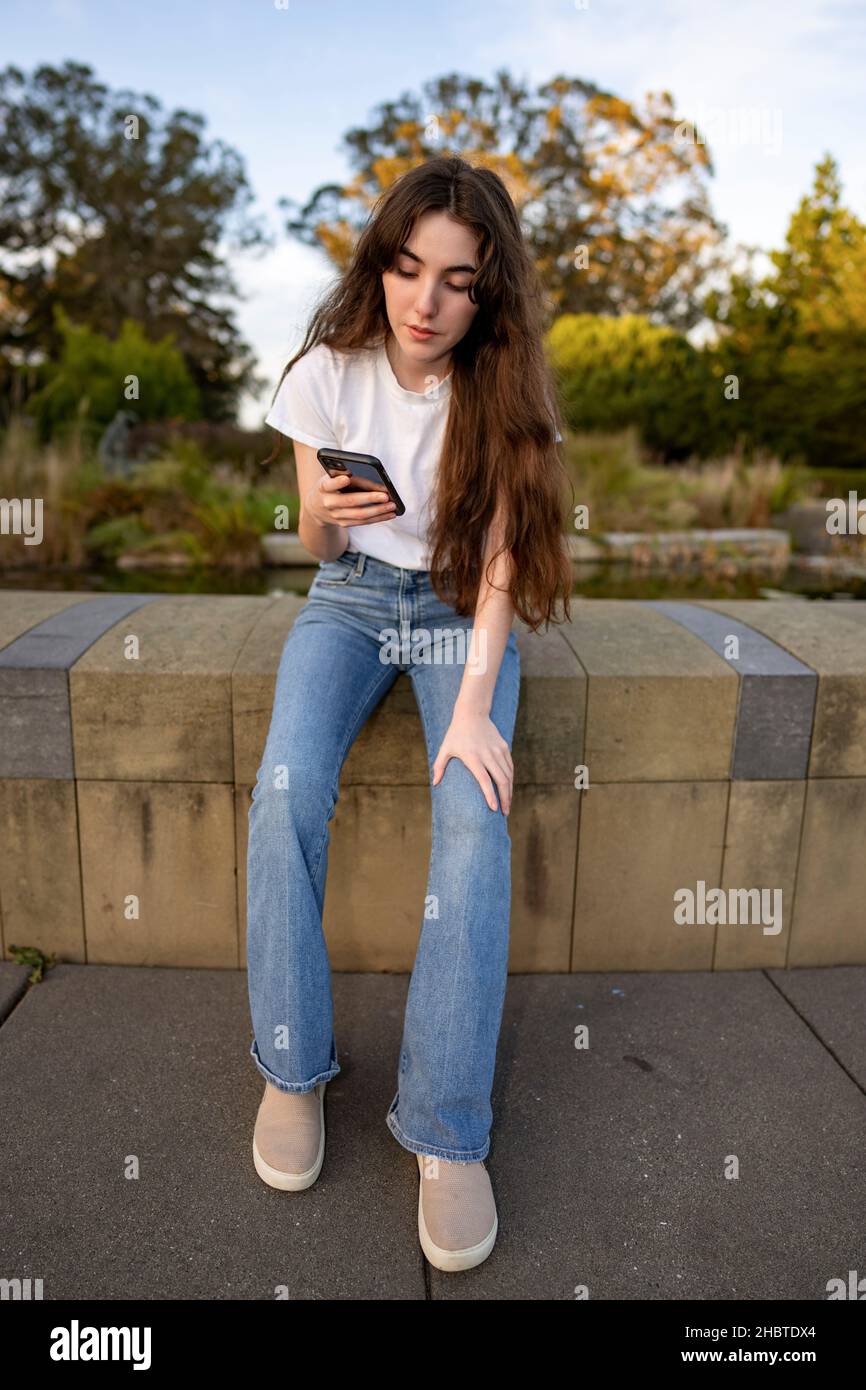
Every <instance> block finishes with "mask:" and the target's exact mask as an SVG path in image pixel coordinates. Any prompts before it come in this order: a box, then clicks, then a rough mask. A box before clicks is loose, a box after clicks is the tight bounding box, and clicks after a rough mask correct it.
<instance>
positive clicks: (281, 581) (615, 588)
mask: <svg viewBox="0 0 866 1390" xmlns="http://www.w3.org/2000/svg"><path fill="white" fill-rule="evenodd" d="M315 573H316V570H315V567H314V566H301V565H293V566H291V567H285V568H271V567H269V568H262V569H258V570H215V569H211V570H198V571H194V572H193V571H189V570H171V569H164V570H143V569H135V570H119V569H89V570H49V569H32V570H31V569H16V570H0V590H2V589H6V590H15V589H37V590H44V591H51V592H68V591H77V592H93V593H111V594H124V593H137V594H141V593H146V594H152V593H163V594H257V595H262V596H266V595H277V594H301V595H304V594H306V593H307V592H308V590H309V587H310V585H311V584H312V582H313V577H314V575H315ZM572 592H573V593H574V594H575V595H581V596H582V597H584V598H621V599H725V598H730V599H758V598H774V597H780V598H781V597H785V596H786V595H790V596H791V597H795V596H800V597H802V598H810V599H838V600H840V601H852V600H853V601H858V600H859V601H861V602H862V601H864V600H866V579H864V578H856V577H849V576H848V575H846V574H845V573H844V572H840V573H839V574H837V575H833V574H832V573H831V574H827V573H826V572H825V571H822V570H818V571H813V570H811V569H809V568H808V567H807V566H804V565H802V564H798V563H797V562H796V561H794V562H792V563H791V564H789V565H788V567H787V569H784V570H779V569H774V570H768V569H767V567H766V566H763V567H747V566H740V567H738V566H734V565H732V564H730V562H727V563H723V564H720V565H717V566H716V567H707V566H704V567H701V566H694V567H683V568H680V569H676V570H673V569H652V570H648V569H642V568H639V567H637V566H634V565H629V564H617V563H614V564H598V563H589V564H575V566H574V588H573V590H572Z"/></svg>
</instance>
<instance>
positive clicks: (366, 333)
mask: <svg viewBox="0 0 866 1390" xmlns="http://www.w3.org/2000/svg"><path fill="white" fill-rule="evenodd" d="M431 209H442V210H444V211H446V212H448V213H449V214H450V215H451V216H452V217H454V218H455V219H456V220H457V221H459V222H462V223H464V225H465V226H467V227H468V228H469V229H470V230H471V231H472V232H474V233H475V235H476V236H477V237H478V238H479V245H478V254H479V258H480V259H479V265H478V270H477V271H476V274H475V276H474V278H473V281H472V284H471V286H470V289H469V297H470V299H471V301H472V302H473V303H476V304H477V305H478V306H479V307H478V312H477V313H476V314H475V316H474V318H473V319H472V322H471V324H470V326H469V329H468V330H467V332H466V334H465V335H464V337H463V338H462V339H461V340H460V342H459V343H457V344H456V345H455V346H454V348H453V349H452V353H451V357H452V376H451V399H450V405H449V410H448V421H447V425H446V428H445V437H444V440H443V444H442V452H441V455H440V459H439V467H438V473H437V481H436V487H435V492H434V497H433V499H432V508H431V522H430V527H429V531H428V537H427V539H428V546H429V552H430V579H431V583H432V585H433V588H434V590H435V592H436V593H437V595H438V597H439V598H440V599H442V600H444V601H445V602H448V603H450V604H451V605H452V606H453V607H454V608H455V609H456V611H457V612H458V613H460V614H461V615H467V614H471V613H473V612H474V611H475V604H476V601H477V597H478V590H479V584H480V582H481V567H482V561H483V545H484V539H485V535H486V532H487V528H488V526H489V525H490V523H491V522H492V520H493V516H494V512H495V510H496V507H497V504H498V502H500V501H501V502H502V504H503V509H504V526H505V535H504V540H505V548H506V549H507V550H510V552H511V555H512V557H513V561H514V563H513V565H512V575H511V581H510V584H509V592H510V594H511V600H512V603H513V606H514V610H515V612H516V613H517V615H518V616H519V617H520V618H521V619H522V620H523V621H524V622H525V623H526V624H528V626H529V627H530V628H531V629H532V630H533V631H537V630H538V628H539V627H540V626H541V624H542V623H544V624H545V625H546V624H548V623H549V622H550V621H551V620H553V621H554V622H555V621H557V619H556V618H555V616H554V609H555V605H556V603H557V600H558V595H559V594H560V592H561V593H562V600H563V602H564V607H565V615H566V617H569V618H570V616H571V612H570V608H569V594H570V592H571V584H572V574H571V558H570V556H569V553H568V548H567V545H566V542H565V534H564V516H563V512H564V504H565V487H566V485H567V484H568V475H567V472H566V470H565V467H564V465H563V464H562V462H561V460H560V458H559V455H558V453H557V447H556V442H555V432H556V429H557V427H559V426H560V423H561V421H560V415H559V410H558V407H557V404H556V394H555V390H554V386H553V379H552V376H551V373H550V371H549V369H548V366H547V362H546V359H545V356H544V348H543V343H542V333H543V318H544V314H543V307H542V290H541V284H540V281H539V278H538V275H537V272H536V269H535V266H534V264H533V262H532V260H531V258H530V255H529V253H528V250H527V248H526V244H525V242H524V239H523V234H522V232H521V229H520V223H519V221H518V217H517V212H516V210H515V207H514V204H513V202H512V201H511V198H510V197H509V194H508V190H507V189H506V187H505V184H504V183H503V182H502V180H501V179H500V178H499V177H498V175H497V174H495V173H494V172H493V171H492V170H491V169H487V168H484V167H481V166H475V165H472V164H470V163H468V162H467V161H466V160H465V159H461V158H460V157H458V156H456V155H454V156H451V155H446V156H437V157H436V158H433V159H429V160H427V161H426V162H425V163H424V164H420V165H418V166H417V167H416V168H414V169H410V170H409V171H408V172H406V173H405V174H403V175H401V177H400V178H398V179H396V180H395V182H394V183H393V184H392V185H391V186H390V187H389V188H388V189H387V190H386V191H385V192H384V193H382V194H381V195H380V197H379V199H378V200H377V202H376V204H375V206H374V208H373V210H372V213H371V215H370V218H369V219H368V221H367V223H366V225H365V226H364V228H363V230H362V231H361V234H360V236H359V238H358V242H357V244H356V246H355V249H354V252H353V254H352V257H351V260H350V262H349V264H348V266H347V267H346V269H345V270H344V272H343V274H342V275H341V277H340V279H339V281H338V282H337V284H336V285H335V286H334V287H333V288H332V289H331V290H330V291H329V292H328V293H327V295H326V296H325V298H324V299H323V300H322V302H321V303H320V305H319V307H318V308H317V309H316V311H315V313H314V315H313V317H312V319H311V321H310V324H309V326H308V328H307V333H306V337H305V339H304V342H303V345H302V347H301V349H300V351H299V352H297V353H296V354H295V356H294V357H293V358H292V359H291V361H290V362H288V363H287V365H286V368H285V370H284V372H283V375H282V376H281V377H280V382H279V383H278V384H277V391H279V387H280V384H281V383H282V380H283V377H285V375H286V373H287V372H288V371H289V370H290V368H291V367H292V366H293V365H294V364H295V362H297V361H298V359H299V358H300V357H303V356H304V354H305V353H307V352H309V351H310V349H311V348H312V347H314V346H316V345H317V344H319V343H324V344H326V345H327V346H328V347H330V348H333V349H335V350H336V351H340V352H351V351H353V350H355V349H359V348H366V347H373V346H376V345H379V344H381V343H384V342H385V340H386V338H387V336H388V334H389V333H390V331H391V330H390V324H389V323H388V316H387V313H386V309H385V291H384V287H383V284H382V274H383V272H384V271H387V270H391V269H393V266H394V263H395V261H396V260H397V257H398V254H399V251H400V247H401V246H403V245H404V243H405V242H406V240H407V239H408V237H410V236H411V233H412V228H413V226H414V224H415V220H416V219H417V218H418V217H419V216H420V215H421V214H422V213H424V212H427V211H429V210H431ZM274 396H275V397H276V392H275V393H274ZM497 553H500V552H497ZM491 563H492V561H491ZM487 577H488V581H489V580H491V579H492V574H491V570H490V569H488V571H487Z"/></svg>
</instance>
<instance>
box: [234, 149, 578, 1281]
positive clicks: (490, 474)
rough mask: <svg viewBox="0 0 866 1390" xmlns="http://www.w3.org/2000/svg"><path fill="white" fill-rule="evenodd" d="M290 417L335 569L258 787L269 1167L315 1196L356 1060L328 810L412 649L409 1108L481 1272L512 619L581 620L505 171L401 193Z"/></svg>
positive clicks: (349, 274) (282, 698)
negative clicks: (414, 856) (336, 955)
mask: <svg viewBox="0 0 866 1390" xmlns="http://www.w3.org/2000/svg"><path fill="white" fill-rule="evenodd" d="M267 422H268V423H269V424H271V425H273V426H274V427H275V428H276V429H277V430H279V431H280V432H281V433H282V434H283V435H286V436H288V437H289V438H291V439H292V440H293V441H294V451H295V459H296V463H297V473H298V484H299V492H300V497H301V517H300V524H299V533H300V537H301V540H302V541H303V543H304V545H305V546H306V547H307V548H308V549H309V550H310V551H311V552H312V554H314V555H316V556H318V557H319V559H320V561H321V563H320V565H319V570H318V573H317V575H316V577H315V579H314V581H313V584H312V587H311V589H310V592H309V597H308V600H307V602H306V604H305V605H304V607H303V608H302V610H301V612H300V613H299V615H298V617H297V618H296V620H295V622H294V625H293V627H292V629H291V631H290V633H289V635H288V638H287V640H286V643H285V647H284V649H283V653H282V656H281V659H280V664H279V670H278V673H277V681H276V691H275V696H274V707H273V714H272V718H271V724H270V730H269V733H268V738H267V743H266V746H265V750H264V754H263V758H262V763H261V766H260V768H259V770H258V774H257V780H256V785H255V788H254V790H253V795H252V804H251V806H250V809H249V851H248V875H247V879H248V893H247V958H248V983H249V995H250V1008H251V1013H252V1020H253V1028H254V1033H255V1036H254V1038H253V1042H252V1046H251V1048H250V1051H251V1054H252V1056H253V1059H254V1061H255V1064H256V1066H257V1068H258V1070H259V1072H260V1073H261V1075H262V1076H263V1077H264V1079H265V1082H266V1088H265V1095H264V1098H263V1099H262V1102H261V1105H260V1108H259V1111H258V1115H257V1119H256V1127H255V1132H254V1138H253V1155H254V1161H255V1166H256V1171H257V1172H258V1173H259V1175H260V1177H262V1178H263V1179H264V1181H265V1182H267V1183H269V1184H270V1185H271V1186H273V1187H278V1188H282V1189H288V1190H298V1189H302V1188H306V1187H309V1186H310V1184H311V1183H313V1182H315V1180H316V1178H317V1177H318V1174H319V1171H320V1169H321V1166H322V1160H323V1156H324V1145H325V1125H324V1108H323V1097H324V1090H325V1086H326V1084H327V1082H329V1081H330V1080H331V1079H332V1078H333V1077H334V1076H336V1075H337V1073H338V1072H339V1071H340V1067H339V1065H338V1063H337V1051H336V1044H335V1040H334V1033H333V1010H332V998H331V979H330V963H329V958H328V952H327V947H326V943H325V940H324V936H323V932H322V912H323V906H324V895H325V879H326V873H327V855H328V844H329V822H330V821H331V819H332V818H333V815H334V811H335V806H336V801H337V796H338V783H339V776H340V770H341V768H342V766H343V762H344V760H345V758H346V754H347V753H348V751H349V749H350V747H351V745H352V743H353V742H354V740H355V738H356V736H357V734H358V732H359V731H360V729H361V727H362V725H363V724H364V722H365V721H366V719H367V718H368V717H369V715H370V714H371V712H372V711H373V710H374V709H375V707H376V706H377V705H378V704H379V703H380V701H381V700H382V698H383V696H384V695H385V694H386V692H387V691H388V690H389V689H390V687H391V686H392V685H393V683H394V681H395V680H396V678H397V676H398V674H399V673H400V672H401V671H405V672H406V673H407V674H408V675H409V677H410V678H411V681H412V684H413V687H414V690H415V695H416V698H417V701H418V706H419V710H420V714H421V719H422V723H423V727H424V735H425V740H426V747H427V755H428V763H429V767H430V774H431V797H432V854H431V859H430V871H429V880H428V885H427V898H426V902H425V908H424V920H423V922H422V924H421V935H420V940H419V944H418V951H417V956H416V959H415V965H414V969H413V972H412V977H411V981H410V986H409V994H408V1001H407V1006H406V1015H405V1021H404V1030H403V1037H402V1043H401V1047H400V1057H399V1068H398V1074H397V1084H398V1089H397V1092H396V1094H395V1096H394V1099H393V1101H392V1103H391V1106H390V1108H389V1110H388V1112H387V1115H386V1117H385V1118H386V1123H387V1125H388V1128H389V1129H390V1131H391V1133H392V1134H393V1136H394V1137H395V1139H397V1141H398V1142H399V1143H400V1144H401V1145H402V1146H403V1147H404V1148H405V1149H408V1150H409V1151H410V1152H412V1153H415V1154H417V1156H418V1164H419V1169H420V1183H419V1205H418V1229H419V1236H420V1240H421V1245H422V1248H423V1250H424V1253H425V1255H426V1256H427V1258H428V1259H429V1260H430V1261H431V1263H432V1264H434V1265H436V1266H437V1267H438V1268H440V1269H447V1270H456V1269H468V1268H470V1267H471V1266H473V1265H476V1264H479V1263H480V1262H481V1261H482V1260H484V1259H486V1257H487V1255H488V1254H489V1253H490V1251H491V1249H492V1248H493V1243H494V1241H495V1239H496V1231H497V1225H498V1221H497V1213H496V1206H495V1202H494V1199H493V1193H492V1189H491V1186H490V1179H489V1177H488V1174H487V1169H486V1167H485V1164H484V1161H483V1160H484V1159H485V1157H486V1155H487V1153H488V1150H489V1147H490V1126H491V1121H492V1108H491V1103H490V1097H491V1091H492V1085H493V1074H494V1065H495V1054H496V1046H497V1039H498V1034H499V1028H500V1022H501V1016H502V1008H503V1003H504V997H505V987H506V976H507V967H508V937H509V917H510V896H511V871H510V851H511V841H510V836H509V833H508V822H507V817H508V814H509V811H510V809H511V799H512V790H513V782H514V765H513V762H512V758H511V742H512V737H513V731H514V723H515V717H516V714H517V704H518V695H519V686H520V661H519V655H518V649H517V643H516V639H515V635H514V633H513V631H512V630H511V629H512V623H513V619H514V617H515V615H517V616H518V617H519V618H520V619H522V620H523V622H524V623H526V624H528V626H529V627H530V628H531V629H532V630H533V631H537V630H538V628H539V627H540V626H541V625H542V623H545V624H547V623H549V622H550V621H551V618H552V617H553V615H554V610H555V607H556V604H557V602H558V600H559V598H560V597H561V598H562V600H563V601H564V604H565V612H566V614H567V615H568V613H569V606H568V595H569V592H570V589H571V565H570V560H569V556H568V551H567V548H566V544H565V540H564V516H563V509H564V503H565V482H566V474H565V470H564V468H563V466H562V464H561V462H560V460H559V457H558V454H557V451H556V440H557V439H558V438H560V436H559V434H558V432H557V422H558V415H557V411H556V406H555V401H554V392H553V389H552V383H551V380H550V378H549V376H548V372H547V367H546V364H545V359H544V355H543V350H542V310H541V295H540V287H539V283H538V281H537V278H536V274H535V270H534V267H533V265H532V262H531V260H530V258H529V255H528V252H527V250H526V247H525V244H524V241H523V238H522V235H521V231H520V225H519V222H518V218H517V214H516V211H515V208H514V205H513V204H512V202H511V199H510V198H509V196H508V193H507V190H506V188H505V185H504V184H503V183H502V181H501V180H500V179H499V178H498V177H497V175H496V174H494V173H493V172H492V171H491V170H489V169H485V168H480V167H474V166H472V165H470V164H469V163H467V162H466V161H464V160H462V159H460V158H457V157H443V158H436V159H431V160H429V161H428V162H427V163H425V164H423V165H421V166H420V167H418V168H415V169H413V170H411V171H410V172H408V173H406V174H404V175H403V176H402V177H401V178H399V179H398V180H397V181H396V182H395V183H394V184H393V185H392V186H391V187H390V188H389V189H388V190H387V191H386V192H385V193H384V194H383V195H382V197H381V198H380V199H379V201H378V203H377V205H376V207H375V208H374V210H373V213H372V215H371V217H370V219H369V221H368V223H367V225H366V226H365V228H364V230H363V231H362V233H361V235H360V238H359V241H358V244H357V247H356V249H355V251H354V254H353V256H352V259H351V262H350V264H349V266H348V268H347V269H346V270H345V272H344V274H343V275H342V277H341V278H340V280H339V282H338V283H337V284H336V286H335V288H334V289H333V290H332V291H331V292H330V293H329V294H328V295H327V297H326V298H325V300H324V301H323V303H322V304H321V305H320V307H319V308H318V310H317V311H316V313H315V314H314V316H313V319H312V321H311V323H310V326H309V328H308V331H307V335H306V338H305V341H304V344H303V346H302V348H301V350H300V352H299V353H298V354H297V355H296V356H295V357H294V358H293V359H292V360H291V362H289V364H288V366H287V367H286V369H285V371H284V373H283V376H282V378H281V381H280V384H279V386H278V388H277V391H276V393H275V398H274V402H273V405H272V409H271V411H270V413H269V414H268V416H267ZM325 445H327V446H330V447H332V448H338V449H345V450H351V451H353V452H357V453H365V454H373V455H375V456H376V457H377V458H379V459H380V460H381V461H382V462H383V464H384V465H385V468H386V470H387V472H388V474H389V476H390V478H391V480H392V482H393V484H394V486H395V488H396V490H397V492H398V494H399V496H400V498H401V499H402V501H403V502H404V503H405V508H406V510H405V512H404V513H403V514H402V515H399V516H398V515H396V512H395V508H394V506H393V503H392V502H391V499H390V498H389V496H388V495H387V493H385V492H382V493H378V492H376V493H372V492H369V491H366V492H357V493H354V492H353V493H352V494H351V495H350V494H349V493H347V491H346V489H347V486H349V484H350V481H351V480H350V479H348V478H346V477H341V478H334V479H332V478H330V477H329V476H328V475H327V474H326V473H325V471H324V470H323V468H322V467H321V465H320V463H319V462H318V460H317V457H316V450H317V449H318V448H320V447H322V446H325ZM555 620H556V619H555V618H554V621H555ZM455 637H456V638H457V639H458V640H457V642H456V652H457V655H456V659H455ZM386 862H387V861H384V862H383V870H384V868H385V864H386Z"/></svg>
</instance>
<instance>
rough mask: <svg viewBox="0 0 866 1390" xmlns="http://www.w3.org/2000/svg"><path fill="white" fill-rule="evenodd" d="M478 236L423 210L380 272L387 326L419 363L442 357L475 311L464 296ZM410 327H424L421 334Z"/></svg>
mask: <svg viewBox="0 0 866 1390" xmlns="http://www.w3.org/2000/svg"><path fill="white" fill-rule="evenodd" d="M477 246H478V238H477V237H476V236H475V235H474V233H472V232H471V231H470V230H469V228H468V227H466V226H464V225H463V223H462V222H456V221H455V220H454V218H453V217H450V216H449V214H448V213H447V212H443V211H441V210H439V209H436V210H431V211H430V212H425V213H422V215H421V216H420V217H419V218H418V219H417V220H416V222H415V225H414V227H413V228H412V231H411V233H410V235H409V237H408V239H407V240H406V242H404V244H403V246H402V248H401V250H400V254H399V255H398V256H397V259H396V261H395V262H394V265H393V266H392V268H391V269H390V270H386V271H385V273H384V274H383V276H382V284H383V286H384V289H385V307H386V310H387V314H388V322H389V323H390V325H391V331H392V332H393V334H394V337H395V338H396V340H397V343H398V345H399V347H400V348H401V349H402V351H403V352H404V353H405V355H406V357H407V358H408V359H409V360H410V361H413V362H417V363H418V364H419V365H424V364H425V363H429V364H433V363H436V362H438V361H439V360H440V359H444V358H445V357H446V355H447V354H448V353H449V352H450V351H451V349H452V348H453V347H454V345H455V344H456V343H459V342H460V339H461V338H462V337H463V336H464V334H465V333H466V331H467V329H468V328H469V325H470V324H471V322H472V320H473V319H474V317H475V315H476V314H477V312H478V305H477V304H472V303H471V302H470V299H469V294H468V290H469V286H470V284H471V283H472V275H473V271H474V270H476V269H477V266H478V262H477V260H476V251H477ZM413 328H422V329H427V330H429V331H428V333H426V334H420V333H415V332H413V331H412V330H413Z"/></svg>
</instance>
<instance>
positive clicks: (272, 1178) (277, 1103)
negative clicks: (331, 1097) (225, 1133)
mask: <svg viewBox="0 0 866 1390" xmlns="http://www.w3.org/2000/svg"><path fill="white" fill-rule="evenodd" d="M326 1085H327V1082H325V1081H322V1082H320V1083H319V1085H318V1086H315V1087H314V1088H313V1090H312V1091H280V1090H278V1089H277V1087H276V1086H272V1085H271V1083H270V1082H269V1081H266V1082H265V1094H264V1096H263V1097H262V1102H261V1104H260V1106H259V1112H258V1115H257V1116H256V1125H255V1130H254V1132H253V1162H254V1164H255V1165H256V1172H257V1173H258V1175H259V1177H260V1178H261V1179H262V1181H263V1182H266V1183H267V1184H268V1186H269V1187H278V1188H280V1189H281V1190H282V1191H284V1192H301V1191H303V1189H304V1188H305V1187H311V1186H312V1185H313V1183H314V1182H315V1181H316V1178H317V1177H318V1176H319V1173H320V1171H321V1168H322V1162H323V1160H324V1157H325V1086H326Z"/></svg>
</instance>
